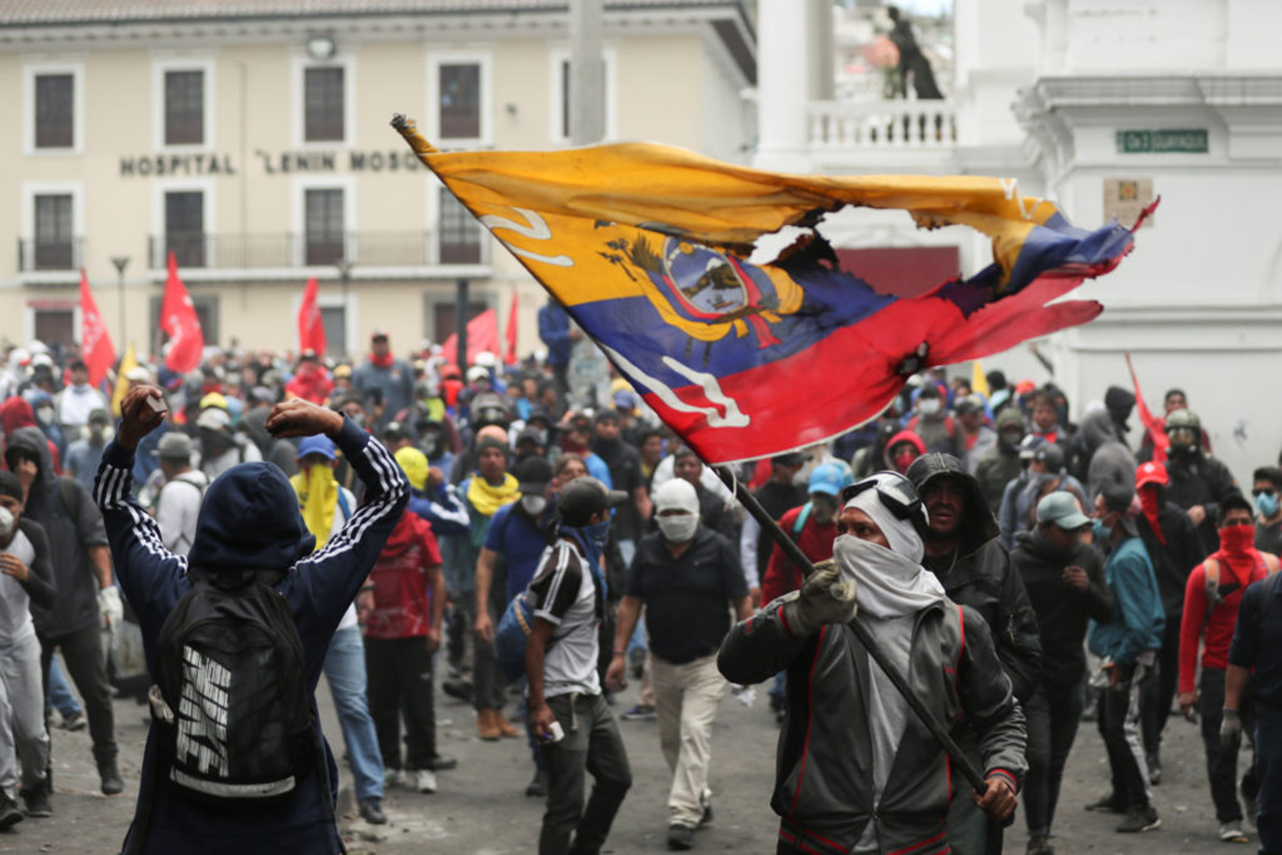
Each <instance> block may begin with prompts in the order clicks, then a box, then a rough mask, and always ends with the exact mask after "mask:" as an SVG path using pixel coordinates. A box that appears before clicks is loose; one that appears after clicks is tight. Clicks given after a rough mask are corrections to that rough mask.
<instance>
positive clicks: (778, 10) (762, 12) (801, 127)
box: [753, 0, 810, 172]
mask: <svg viewBox="0 0 1282 855" xmlns="http://www.w3.org/2000/svg"><path fill="white" fill-rule="evenodd" d="M807 5H808V4H805V3H799V2H797V0H760V4H759V5H758V7H757V34H758V35H757V38H758V43H757V127H758V130H757V154H756V156H755V157H754V158H753V164H754V165H755V166H759V167H761V168H762V169H774V170H780V171H785V172H807V171H809V165H810V161H809V157H807V153H806V148H807V146H806V138H807V129H806V121H807V119H806V104H807V103H808V100H809V97H808V96H809V94H810V80H809V78H810V75H809V59H808V57H809V56H810V52H809V50H808V47H809V45H808V43H807V35H808V31H809V16H808V15H807V14H806V12H807V8H806V7H807Z"/></svg>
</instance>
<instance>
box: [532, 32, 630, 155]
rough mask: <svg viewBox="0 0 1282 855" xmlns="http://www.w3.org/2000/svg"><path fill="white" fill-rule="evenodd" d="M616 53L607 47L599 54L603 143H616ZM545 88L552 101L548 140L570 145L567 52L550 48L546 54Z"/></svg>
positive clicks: (617, 56) (550, 102)
mask: <svg viewBox="0 0 1282 855" xmlns="http://www.w3.org/2000/svg"><path fill="white" fill-rule="evenodd" d="M618 58H619V54H618V51H617V50H616V49H615V48H614V47H612V46H607V47H606V48H605V49H604V50H603V51H602V66H603V67H602V70H601V73H602V84H603V87H604V94H605V139H607V140H612V139H617V138H618V136H619V130H618V124H619V122H618V102H617V98H616V97H615V95H616V91H617V86H616V80H617V74H616V69H617V66H618ZM549 60H550V63H551V64H550V66H549V79H548V86H549V87H550V89H549V91H550V93H551V97H550V98H549V99H548V102H549V106H550V108H551V112H550V114H549V116H548V124H549V138H550V139H551V141H552V142H554V143H568V142H569V141H570V51H569V50H567V49H565V48H553V49H552V51H551V53H550V54H549Z"/></svg>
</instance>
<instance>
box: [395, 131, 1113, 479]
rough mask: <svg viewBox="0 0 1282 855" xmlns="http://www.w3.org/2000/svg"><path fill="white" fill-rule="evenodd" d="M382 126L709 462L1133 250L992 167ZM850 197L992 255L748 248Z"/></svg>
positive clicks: (1016, 328) (874, 410)
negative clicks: (912, 279)
mask: <svg viewBox="0 0 1282 855" xmlns="http://www.w3.org/2000/svg"><path fill="white" fill-rule="evenodd" d="M393 125H394V126H395V127H396V128H397V130H399V131H400V132H401V134H402V135H403V136H404V137H405V138H406V140H407V141H408V142H409V143H410V145H411V146H412V147H413V148H414V150H415V152H417V154H418V157H419V159H420V160H421V161H422V162H423V163H424V164H426V165H427V167H428V168H429V169H431V170H432V171H433V172H434V173H435V174H436V175H437V176H438V177H439V178H440V179H441V180H442V181H443V182H444V183H445V186H446V187H448V188H449V189H450V190H451V191H452V192H453V193H454V195H455V196H457V197H458V198H459V200H460V201H462V203H463V204H464V205H466V206H467V207H468V208H469V209H470V210H471V211H472V213H473V214H475V215H476V216H477V217H479V218H480V220H481V223H483V224H484V225H485V226H486V227H487V228H489V230H490V231H491V232H492V233H493V234H494V236H495V237H496V238H498V239H499V240H500V241H501V242H502V243H503V244H504V245H505V246H506V247H507V248H508V249H509V250H511V251H512V252H513V253H514V254H515V255H516V256H517V258H518V259H520V261H521V263H522V264H524V265H525V267H526V269H528V270H529V271H530V273H532V274H533V275H534V276H535V278H537V279H538V280H539V281H540V282H542V283H543V285H544V287H546V288H547V289H548V291H550V292H551V293H552V294H553V296H555V297H556V298H557V299H558V300H560V301H561V302H562V303H563V304H564V305H565V307H566V309H567V310H568V311H569V313H570V315H571V316H572V317H573V318H574V320H575V321H577V322H578V324H579V325H580V326H581V327H582V328H583V329H584V330H585V331H586V332H587V333H588V334H589V335H590V336H591V337H592V338H593V339H594V340H595V341H596V342H597V344H599V345H600V347H601V349H602V350H604V351H605V353H606V355H607V356H608V357H609V358H610V360H611V361H612V362H613V363H614V365H615V366H616V367H617V368H618V369H619V370H620V371H621V372H622V373H623V374H624V375H625V376H626V377H627V378H628V380H630V381H631V382H632V384H633V385H634V386H635V387H636V389H637V391H638V392H640V393H641V395H642V396H643V397H644V398H645V400H646V403H648V404H649V405H650V406H651V407H652V408H653V409H654V411H655V412H656V413H658V414H659V417H660V418H662V419H663V420H664V421H665V422H667V424H668V425H670V426H671V427H672V428H673V429H674V430H675V431H677V433H679V434H680V435H681V436H682V437H684V438H685V439H686V441H687V442H689V443H690V445H691V446H692V447H693V448H694V449H695V451H697V452H698V453H699V454H700V455H701V456H702V457H703V459H704V460H706V461H708V462H709V463H723V462H730V461H735V460H746V459H750V458H757V457H765V456H768V455H772V454H778V453H780V452H783V451H787V450H790V449H795V448H799V447H801V446H805V445H809V444H810V443H814V442H818V441H820V440H824V439H827V438H829V437H832V436H835V435H837V434H840V433H843V432H845V431H846V430H849V429H850V428H852V427H854V426H856V425H858V424H860V423H861V422H864V421H867V420H868V419H870V418H873V417H874V416H876V415H877V414H878V413H880V412H881V411H882V410H883V409H884V408H885V406H886V405H887V404H888V403H889V402H890V401H891V399H892V398H893V397H894V396H895V395H896V394H897V393H898V392H899V390H900V389H901V388H902V387H903V385H904V382H905V380H906V379H907V377H908V375H910V374H912V373H914V372H915V371H918V370H920V369H922V368H925V367H928V366H932V365H945V364H948V363H952V362H959V361H962V360H966V359H975V358H978V357H982V356H987V355H989V354H993V353H999V352H1001V351H1003V350H1007V349H1009V348H1010V347H1013V346H1014V345H1016V344H1018V343H1019V342H1021V341H1024V340H1026V339H1029V338H1033V337H1036V336H1040V335H1045V334H1047V333H1050V332H1054V331H1055V330H1059V329H1064V328H1065V327H1070V326H1073V325H1076V324H1081V323H1085V322H1086V321H1089V320H1091V319H1092V318H1094V317H1095V316H1096V315H1098V314H1099V313H1100V311H1101V310H1102V307H1101V306H1100V305H1099V304H1098V303H1094V302H1063V303H1057V304H1055V305H1047V304H1048V303H1049V302H1050V301H1052V300H1054V299H1055V298H1057V297H1059V296H1061V295H1063V294H1065V293H1067V292H1068V291H1070V290H1072V289H1073V288H1074V287H1076V286H1077V285H1078V284H1079V283H1080V282H1081V281H1082V278H1083V277H1087V276H1098V275H1099V274H1101V273H1106V272H1108V271H1109V270H1111V269H1112V268H1113V267H1114V266H1115V265H1116V264H1117V262H1118V261H1119V259H1121V257H1122V256H1123V255H1125V254H1126V253H1127V252H1128V251H1129V250H1130V249H1131V246H1132V240H1131V232H1130V231H1129V230H1127V229H1125V228H1122V227H1121V226H1119V225H1117V224H1116V223H1114V224H1112V225H1110V226H1107V227H1105V228H1102V229H1099V230H1097V231H1093V232H1092V231H1084V230H1082V229H1077V228H1074V227H1072V226H1070V225H1069V224H1068V222H1066V221H1065V219H1064V218H1063V216H1061V215H1060V213H1059V211H1058V210H1057V209H1056V208H1055V206H1054V205H1052V204H1051V203H1050V202H1047V201H1045V200H1042V199H1035V198H1030V197H1023V196H1020V195H1018V191H1017V187H1016V185H1015V182H1013V181H1003V180H1000V179H997V178H977V177H953V178H936V177H927V176H922V177H916V176H871V177H855V178H828V177H817V176H796V175H777V174H774V173H770V172H762V171H759V170H755V169H746V168H743V167H738V166H732V165H730V164H726V163H721V162H719V161H716V160H711V159H709V158H706V157H700V156H698V155H695V154H692V153H690V152H687V151H684V150H681V149H675V148H669V147H666V146H660V145H650V144H623V145H603V146H596V147H591V148H579V149H569V150H562V151H553V152H492V151H478V152H456V153H442V152H439V151H437V150H436V149H434V148H433V147H432V146H430V145H429V144H428V143H427V142H425V141H424V140H423V139H422V137H420V136H418V134H417V133H416V132H415V130H414V126H413V123H412V122H407V121H405V120H404V119H403V118H402V117H397V118H396V120H394V121H393ZM845 205H864V206H869V207H874V208H901V209H903V210H905V211H908V212H909V213H910V214H911V215H912V216H913V218H914V219H915V220H916V221H917V224H918V225H919V226H924V227H927V228H936V227H939V226H946V225H964V226H969V227H971V228H973V229H976V230H978V231H981V232H983V233H984V234H986V235H989V236H991V237H992V239H993V255H994V259H995V260H994V263H993V264H992V265H990V266H989V267H987V268H985V269H984V270H982V271H980V272H979V273H978V274H977V275H975V276H973V277H971V278H970V279H965V280H962V279H954V280H952V281H949V282H945V283H942V284H941V285H940V286H939V287H938V288H936V289H934V290H933V291H931V292H930V293H928V294H926V295H923V296H921V297H916V298H912V299H905V298H899V297H896V296H894V295H890V294H882V293H878V292H877V291H876V290H874V289H873V288H872V287H871V286H869V285H868V284H867V283H866V282H864V281H862V280H861V279H859V278H858V277H857V276H855V275H852V274H851V273H848V272H846V271H843V270H841V269H840V268H839V267H838V266H837V263H836V259H835V258H834V257H833V254H832V252H831V250H830V249H829V248H828V246H827V244H826V243H824V242H823V240H822V239H820V238H818V236H817V235H816V236H814V238H813V239H812V240H810V241H809V242H807V243H801V244H794V246H793V247H792V248H790V251H788V252H785V253H784V255H782V256H781V257H780V258H779V259H777V260H776V261H774V262H773V263H771V264H764V265H760V266H758V265H754V264H750V263H748V261H747V258H748V256H749V255H750V254H751V252H752V245H753V241H755V240H756V239H757V238H758V237H759V236H760V235H763V234H767V233H771V232H775V231H778V230H779V229H781V228H783V227H784V226H789V225H792V226H803V227H805V226H812V225H814V224H815V223H817V222H818V220H819V218H820V217H821V216H822V215H823V214H824V213H826V212H829V211H835V210H837V209H838V208H841V207H843V206H845Z"/></svg>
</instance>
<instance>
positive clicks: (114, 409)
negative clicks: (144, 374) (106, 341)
mask: <svg viewBox="0 0 1282 855" xmlns="http://www.w3.org/2000/svg"><path fill="white" fill-rule="evenodd" d="M137 367H138V356H137V354H135V353H134V343H133V342H132V341H131V342H129V345H128V346H127V347H126V348H125V355H124V356H123V357H122V358H121V360H120V367H119V368H117V369H116V388H115V391H113V392H112V393H111V414H112V415H113V416H116V417H119V416H120V403H121V401H123V400H124V399H125V394H126V393H127V392H128V391H129V384H130V382H131V381H130V379H129V372H130V371H133V370H134V369H135V368H137Z"/></svg>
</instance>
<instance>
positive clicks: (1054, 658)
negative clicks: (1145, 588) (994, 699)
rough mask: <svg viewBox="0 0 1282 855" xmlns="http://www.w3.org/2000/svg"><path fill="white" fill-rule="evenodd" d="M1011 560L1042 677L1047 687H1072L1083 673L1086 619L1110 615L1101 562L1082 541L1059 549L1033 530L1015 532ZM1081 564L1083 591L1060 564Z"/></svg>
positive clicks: (1105, 618)
mask: <svg viewBox="0 0 1282 855" xmlns="http://www.w3.org/2000/svg"><path fill="white" fill-rule="evenodd" d="M1016 539H1017V541H1018V543H1017V545H1016V547H1015V551H1014V552H1012V553H1011V554H1010V559H1011V563H1012V564H1013V565H1014V566H1015V569H1016V570H1018V571H1019V577H1020V578H1021V579H1022V580H1023V581H1024V588H1025V590H1027V591H1028V599H1029V601H1030V602H1031V603H1032V604H1033V611H1034V612H1036V613H1037V626H1038V629H1039V630H1040V634H1041V635H1040V638H1041V645H1042V671H1041V680H1042V682H1043V683H1045V684H1047V685H1053V686H1061V687H1063V686H1075V685H1077V684H1078V683H1080V682H1081V681H1082V678H1083V677H1084V676H1086V655H1085V654H1084V653H1083V652H1082V642H1083V641H1084V640H1085V639H1086V628H1087V624H1088V621H1090V620H1091V619H1094V620H1097V621H1101V622H1107V621H1110V620H1112V619H1113V609H1114V607H1115V605H1116V604H1115V603H1114V602H1113V593H1112V592H1111V591H1110V590H1109V588H1108V585H1106V584H1105V583H1104V561H1103V560H1102V559H1101V558H1100V555H1099V552H1097V551H1096V550H1094V549H1092V548H1091V547H1089V546H1087V545H1086V544H1083V543H1078V544H1076V545H1075V546H1074V547H1073V548H1072V549H1070V550H1069V551H1068V552H1066V553H1058V552H1057V551H1056V550H1055V548H1054V547H1052V546H1051V544H1050V543H1048V542H1047V540H1046V538H1044V537H1042V536H1041V534H1040V533H1039V532H1038V531H1037V530H1036V529H1034V530H1033V531H1031V532H1022V533H1020V534H1019V535H1018V536H1017V538H1016ZM1069 566H1077V567H1081V568H1082V569H1084V570H1085V571H1086V575H1087V577H1089V579H1090V585H1089V586H1088V587H1087V589H1086V590H1085V591H1078V590H1077V589H1076V588H1074V587H1073V586H1071V585H1069V584H1067V583H1065V582H1064V568H1065V567H1069Z"/></svg>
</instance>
